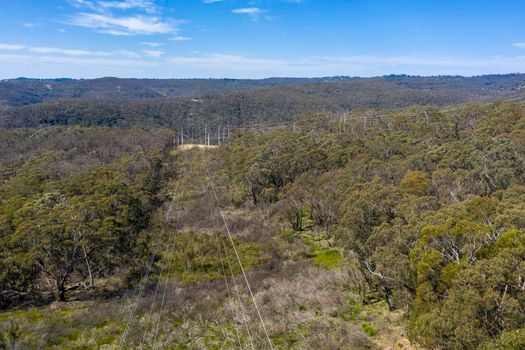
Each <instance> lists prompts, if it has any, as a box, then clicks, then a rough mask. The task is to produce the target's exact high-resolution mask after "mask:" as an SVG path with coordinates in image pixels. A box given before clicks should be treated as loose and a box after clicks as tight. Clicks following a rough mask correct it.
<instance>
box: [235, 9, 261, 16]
mask: <svg viewBox="0 0 525 350" xmlns="http://www.w3.org/2000/svg"><path fill="white" fill-rule="evenodd" d="M232 12H233V13H241V14H247V15H257V14H260V13H262V12H263V10H261V9H260V8H258V7H245V8H240V9H234V10H232Z"/></svg>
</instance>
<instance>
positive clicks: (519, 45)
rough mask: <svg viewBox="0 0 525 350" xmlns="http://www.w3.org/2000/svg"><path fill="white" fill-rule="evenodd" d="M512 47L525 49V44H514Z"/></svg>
mask: <svg viewBox="0 0 525 350" xmlns="http://www.w3.org/2000/svg"><path fill="white" fill-rule="evenodd" d="M512 46H515V47H519V48H520V49H525V42H524V43H513V44H512Z"/></svg>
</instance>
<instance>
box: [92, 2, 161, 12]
mask: <svg viewBox="0 0 525 350" xmlns="http://www.w3.org/2000/svg"><path fill="white" fill-rule="evenodd" d="M98 5H99V6H100V7H102V8H104V9H117V10H131V9H142V10H145V11H146V12H149V13H153V12H155V11H156V10H157V7H156V6H155V3H154V2H153V1H150V0H123V1H99V2H98Z"/></svg>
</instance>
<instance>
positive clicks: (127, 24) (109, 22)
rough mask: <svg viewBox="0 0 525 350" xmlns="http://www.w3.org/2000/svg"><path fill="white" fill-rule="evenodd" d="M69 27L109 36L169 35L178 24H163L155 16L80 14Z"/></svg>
mask: <svg viewBox="0 0 525 350" xmlns="http://www.w3.org/2000/svg"><path fill="white" fill-rule="evenodd" d="M68 23H69V24H71V25H76V26H80V27H86V28H93V29H98V30H99V31H100V32H103V33H107V34H111V35H152V34H170V33H176V32H177V31H178V29H177V26H178V25H179V24H180V23H181V22H180V21H178V22H171V23H168V22H165V21H163V20H162V19H161V18H159V17H156V16H140V15H139V16H130V17H114V16H112V15H105V14H98V13H85V12H81V13H79V14H77V15H76V16H75V17H73V18H71V19H70V21H69V22H68Z"/></svg>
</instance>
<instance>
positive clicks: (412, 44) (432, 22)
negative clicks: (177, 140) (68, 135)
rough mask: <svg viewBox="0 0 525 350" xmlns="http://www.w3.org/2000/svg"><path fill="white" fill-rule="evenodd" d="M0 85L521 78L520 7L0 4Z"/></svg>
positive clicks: (484, 3)
mask: <svg viewBox="0 0 525 350" xmlns="http://www.w3.org/2000/svg"><path fill="white" fill-rule="evenodd" d="M0 8H1V10H0V78H14V77H20V76H26V77H39V78H47V77H51V78H53V77H73V78H94V77H102V76H117V77H137V78H143V77H150V78H194V77H200V78H209V77H213V78H222V77H230V78H264V77H273V76H290V77H315V76H332V75H351V76H377V75H384V74H400V73H405V74H419V75H437V74H461V75H478V74H487V73H509V72H525V30H524V23H525V1H523V0H492V1H489V0H45V1H44V0H19V1H13V0H0Z"/></svg>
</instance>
